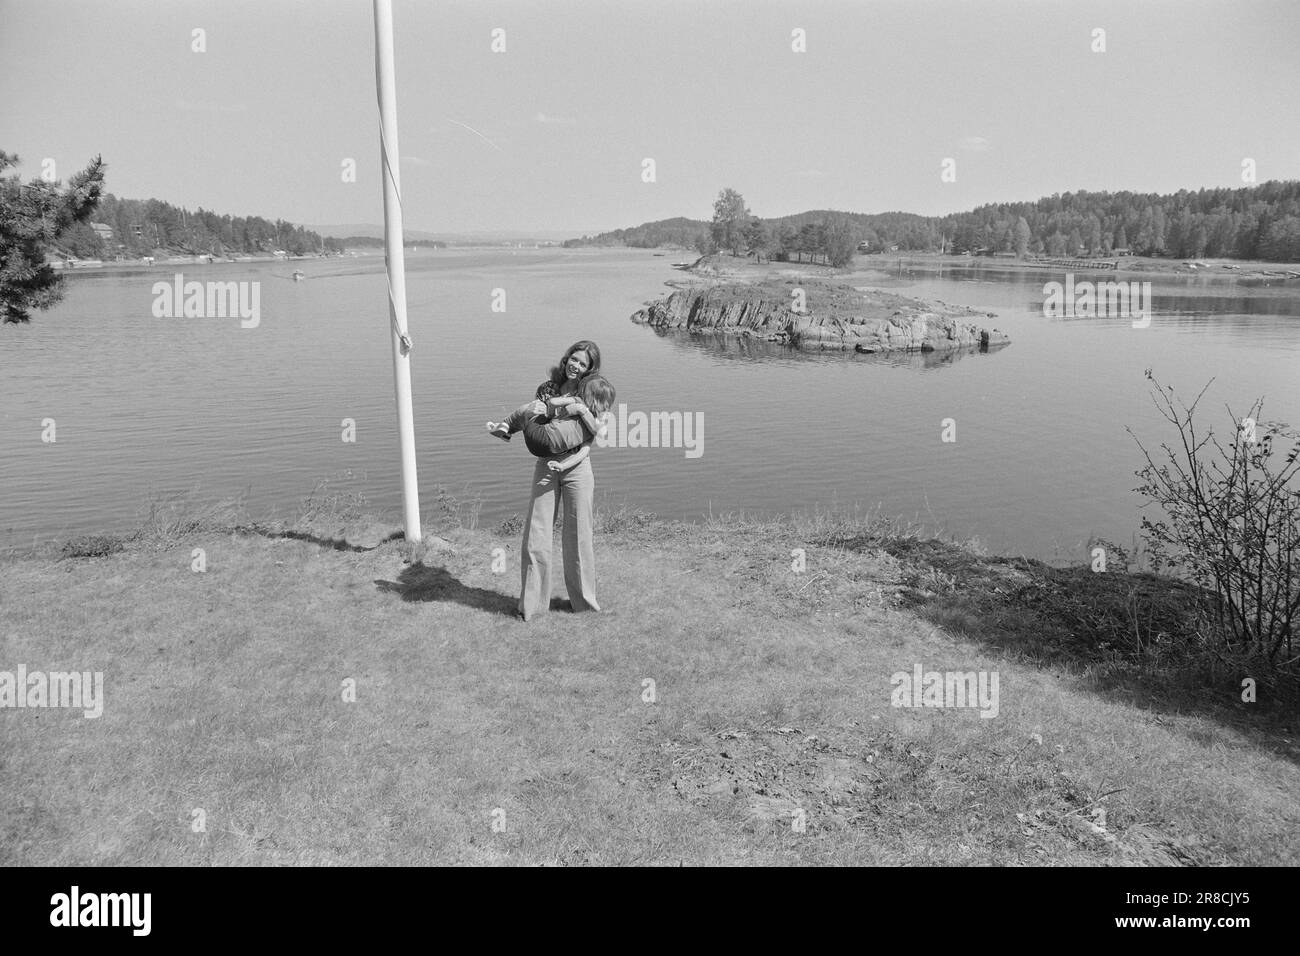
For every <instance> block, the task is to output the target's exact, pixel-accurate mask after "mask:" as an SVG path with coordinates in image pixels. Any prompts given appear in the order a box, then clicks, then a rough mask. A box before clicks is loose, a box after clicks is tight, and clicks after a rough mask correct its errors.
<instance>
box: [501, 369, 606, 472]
mask: <svg viewBox="0 0 1300 956" xmlns="http://www.w3.org/2000/svg"><path fill="white" fill-rule="evenodd" d="M614 398H615V392H614V386H613V385H611V384H610V383H609V381H608V380H607V379H606V378H604V377H603V376H601V375H588V376H587V377H586V378H584V379H583V380H582V381H581V382H580V383H579V385H578V392H577V394H576V395H553V396H551V397H550V398H548V399H547V400H546V406H547V413H546V414H544V415H538V414H535V413H534V412H533V408H532V406H533V403H532V402H529V403H528V404H526V405H521V406H520V407H519V408H517V409H515V410H514V411H513V412H512V413H511V414H510V417H509V418H507V419H506V420H505V421H502V422H488V423H487V428H488V432H489V433H490V434H492V435H495V436H496V437H497V438H500V439H502V440H504V441H509V440H510V435H511V433H512V432H516V431H522V432H523V433H524V443H525V444H526V445H527V446H528V450H529V451H530V452H532V453H533V454H534V455H535V456H537V457H538V458H548V459H550V460H549V461H547V463H546V465H547V467H548V468H550V469H551V471H568V470H569V469H570V468H572V467H574V466H575V465H577V464H579V463H581V462H583V461H585V460H586V459H587V456H588V455H590V454H591V443H592V442H593V441H594V440H595V439H596V438H597V437H598V436H600V435H603V434H604V433H605V426H604V424H603V423H602V422H601V421H600V419H601V418H602V417H603V416H604V414H605V412H606V411H608V410H609V408H610V407H611V406H612V405H613V404H614ZM574 419H576V420H577V421H579V422H581V423H582V425H583V426H584V427H585V428H586V433H581V432H578V433H576V434H575V436H574V437H577V436H578V435H582V436H583V440H581V441H575V442H574V443H573V444H572V445H570V446H569V447H567V448H565V449H564V450H563V451H562V452H561V453H560V454H562V455H563V457H558V458H557V457H555V455H556V454H557V452H556V450H555V447H554V444H555V438H554V436H553V435H552V434H549V433H548V431H547V426H549V425H552V424H554V422H555V421H565V420H574Z"/></svg>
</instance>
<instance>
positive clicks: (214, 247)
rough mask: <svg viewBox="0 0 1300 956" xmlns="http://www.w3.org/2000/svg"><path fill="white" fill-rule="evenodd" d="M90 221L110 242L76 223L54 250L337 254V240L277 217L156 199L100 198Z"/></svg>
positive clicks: (93, 255) (115, 254)
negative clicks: (105, 229)
mask: <svg viewBox="0 0 1300 956" xmlns="http://www.w3.org/2000/svg"><path fill="white" fill-rule="evenodd" d="M94 222H95V223H103V224H104V225H106V226H108V227H109V228H111V229H112V230H113V236H112V238H111V239H108V240H105V239H102V238H101V237H100V235H99V234H98V233H97V232H96V231H95V230H94V229H93V228H92V226H91V223H90V221H85V222H78V223H76V224H74V225H73V226H71V227H70V228H69V229H68V230H66V231H65V232H64V233H62V234H61V235H60V236H59V242H58V246H59V248H60V249H61V250H62V251H64V252H66V253H68V254H69V255H72V256H75V257H77V258H82V259H117V258H129V259H134V258H140V257H141V256H149V255H153V254H154V253H155V251H159V250H163V251H176V252H181V253H186V254H189V255H213V256H229V255H257V254H259V253H262V254H264V253H271V252H275V251H277V250H283V251H284V252H287V253H289V254H290V255H294V256H304V255H320V254H323V253H340V254H341V253H342V252H343V241H342V240H339V239H333V238H322V237H321V236H320V235H319V234H318V233H315V232H312V231H311V230H309V229H304V228H303V227H302V226H295V225H294V224H293V223H291V222H285V221H284V220H283V219H277V220H275V221H274V222H272V221H271V220H269V219H263V218H262V217H261V216H230V215H218V214H217V213H215V212H212V211H210V210H207V209H203V208H202V207H200V208H199V209H198V210H197V211H196V212H191V211H190V210H188V209H184V208H182V207H178V206H173V205H172V204H171V203H167V202H163V201H161V200H158V199H119V198H117V197H116V196H114V195H113V194H112V193H107V194H105V195H104V196H103V197H102V198H101V199H100V201H99V208H98V210H97V211H96V213H95V215H94Z"/></svg>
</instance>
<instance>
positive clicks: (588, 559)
mask: <svg viewBox="0 0 1300 956" xmlns="http://www.w3.org/2000/svg"><path fill="white" fill-rule="evenodd" d="M613 403H614V386H613V385H611V384H610V383H609V382H608V381H607V380H606V379H605V378H603V377H602V376H601V375H600V349H599V348H597V347H596V343H595V342H591V341H588V340H585V339H584V340H583V341H581V342H575V343H574V344H573V345H571V346H569V349H568V350H567V351H566V352H565V353H564V357H563V358H562V359H560V363H559V364H558V365H556V366H554V367H552V369H551V375H550V378H549V379H547V380H546V381H545V382H543V383H542V384H541V385H539V386H538V388H537V395H536V398H535V399H534V400H533V401H532V402H529V403H528V404H526V405H523V406H521V407H520V408H519V409H517V410H516V411H515V412H514V413H513V414H512V415H511V416H510V417H509V418H508V419H507V420H506V421H504V422H499V423H494V422H488V429H489V430H490V431H491V432H492V434H494V435H496V436H497V437H498V438H503V439H505V440H506V441H509V440H510V436H511V434H512V433H513V432H516V431H522V432H523V433H524V437H525V441H526V442H527V444H528V450H529V451H531V452H532V453H533V454H534V455H535V456H537V464H536V465H535V466H534V468H533V483H532V489H531V493H530V495H529V499H528V516H527V518H526V519H525V522H524V539H523V544H522V546H521V548H520V577H521V589H520V594H519V606H518V614H519V616H520V617H521V618H523V619H524V620H525V621H527V620H531V619H532V618H533V617H534V616H536V615H537V614H541V613H543V612H545V611H546V610H548V609H549V607H550V600H551V539H552V529H553V527H554V525H555V519H556V517H557V516H558V514H559V511H560V508H561V507H563V508H564V532H563V545H564V586H565V589H566V590H567V591H568V592H569V604H570V606H571V608H572V609H573V610H574V611H599V610H600V605H599V604H598V603H597V602H596V558H595V552H594V549H593V547H592V512H593V500H594V497H595V488H596V482H595V476H594V475H593V474H592V471H591V461H590V459H589V456H590V454H591V445H592V443H593V442H594V441H595V439H596V436H597V435H598V434H599V433H600V432H601V430H602V426H601V423H600V419H601V418H602V417H603V416H604V414H605V412H606V411H607V410H608V409H609V408H610V406H611V405H613Z"/></svg>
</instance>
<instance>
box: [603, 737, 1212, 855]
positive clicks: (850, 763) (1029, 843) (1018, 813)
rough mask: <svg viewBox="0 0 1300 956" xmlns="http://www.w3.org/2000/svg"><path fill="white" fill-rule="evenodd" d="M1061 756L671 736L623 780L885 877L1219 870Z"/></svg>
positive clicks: (857, 741)
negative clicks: (1056, 867) (840, 853)
mask: <svg viewBox="0 0 1300 956" xmlns="http://www.w3.org/2000/svg"><path fill="white" fill-rule="evenodd" d="M1060 756H1061V755H1060V752H1059V751H1056V750H1052V749H1048V748H1045V747H1044V746H1043V745H1042V743H1041V741H1035V740H1029V741H1026V742H1025V743H1024V744H1023V745H1014V744H1011V745H1008V743H1007V742H1006V741H1005V740H1000V741H993V742H990V743H989V744H988V745H980V746H974V747H972V746H969V744H959V743H958V742H957V738H955V737H954V738H952V739H951V740H950V739H947V738H946V735H944V734H939V735H935V736H932V737H931V738H930V739H925V740H923V739H917V738H913V737H909V736H907V735H905V734H902V733H900V732H898V731H896V730H892V729H888V728H885V727H883V726H882V727H879V728H873V727H860V728H855V729H853V730H851V731H848V732H846V731H835V730H819V731H818V732H816V733H813V732H810V731H809V730H807V729H806V728H799V727H791V726H772V727H760V726H746V727H731V728H727V729H725V730H720V731H716V732H713V733H711V734H708V735H702V736H691V735H689V734H676V735H672V736H670V737H668V738H667V739H664V740H662V742H660V743H658V744H657V746H655V747H654V748H653V752H652V753H644V752H643V755H642V758H641V759H640V760H639V761H637V762H634V763H632V764H630V765H629V766H627V767H625V769H624V771H623V773H624V774H625V775H626V776H627V778H628V779H629V781H630V782H632V783H636V784H640V785H642V786H646V787H650V788H652V789H656V790H659V791H662V792H666V793H671V794H673V795H675V796H676V797H677V798H678V799H680V800H682V801H685V802H686V803H688V804H691V805H692V806H694V807H696V808H698V809H700V810H701V811H703V812H707V813H710V814H713V815H716V816H720V817H723V818H727V817H732V818H738V819H739V821H740V823H741V826H742V827H743V829H745V830H746V831H748V832H752V833H769V834H770V833H776V834H780V833H785V834H789V835H792V836H793V835H801V836H805V837H807V838H809V839H812V840H820V839H822V838H830V839H828V841H827V843H826V845H825V849H826V852H827V853H829V854H833V853H834V852H835V850H834V846H835V844H836V843H837V842H842V841H843V839H844V838H845V836H846V835H856V836H858V837H862V838H865V839H866V840H867V841H868V842H869V843H870V844H871V845H872V846H874V847H876V848H877V849H878V851H879V853H880V854H881V856H880V858H879V860H878V862H883V863H963V862H971V863H992V864H997V865H1008V864H1010V865H1017V864H1022V865H1040V864H1042V863H1044V862H1047V861H1050V862H1053V863H1069V864H1071V865H1080V864H1087V863H1096V864H1099V865H1144V866H1146V865H1155V866H1191V865H1212V864H1214V863H1216V862H1223V859H1222V857H1219V856H1216V855H1215V854H1213V853H1212V852H1211V851H1209V850H1207V849H1205V848H1202V847H1201V846H1200V845H1199V841H1198V840H1197V839H1196V838H1195V837H1193V836H1186V835H1184V836H1181V837H1178V836H1174V835H1172V834H1168V833H1164V832H1162V831H1161V830H1160V829H1159V828H1158V827H1155V826H1152V825H1150V824H1147V823H1142V822H1139V821H1138V820H1137V819H1136V818H1135V816H1134V814H1133V813H1132V812H1131V811H1130V810H1128V809H1127V808H1126V807H1125V806H1124V805H1123V803H1122V801H1119V802H1115V803H1112V802H1111V798H1112V797H1113V796H1114V794H1113V793H1105V792H1102V793H1093V792H1090V791H1089V789H1088V788H1087V787H1086V786H1085V785H1083V784H1082V783H1080V782H1079V781H1077V780H1074V779H1072V778H1071V777H1070V775H1069V774H1068V773H1067V772H1066V771H1065V770H1064V769H1063V766H1062V762H1061V761H1060ZM1108 812H1109V817H1110V818H1109V819H1108V818H1107V815H1108ZM936 846H940V847H946V849H945V850H939V851H936V849H935V848H936ZM936 852H938V853H939V855H938V856H936Z"/></svg>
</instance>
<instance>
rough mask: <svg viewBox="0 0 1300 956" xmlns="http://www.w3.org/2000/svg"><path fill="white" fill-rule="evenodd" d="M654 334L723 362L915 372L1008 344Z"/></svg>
mask: <svg viewBox="0 0 1300 956" xmlns="http://www.w3.org/2000/svg"><path fill="white" fill-rule="evenodd" d="M646 329H647V331H649V332H652V333H654V335H655V336H656V337H658V338H660V339H663V340H666V341H667V343H668V344H669V345H671V346H672V347H674V348H679V349H684V350H685V349H703V350H705V351H707V352H709V354H711V355H714V356H716V357H718V358H719V359H721V360H722V361H746V362H791V363H808V362H814V363H831V362H835V363H843V362H846V361H851V362H855V363H857V364H861V365H887V366H889V367H891V368H906V369H912V370H914V371H917V372H928V371H931V370H933V369H940V368H948V367H950V366H952V365H954V364H956V363H957V362H959V361H961V360H962V359H963V358H966V357H967V356H971V355H993V354H995V353H997V352H1000V351H1002V350H1003V349H1006V348H1008V347H1009V344H1008V343H1003V344H1001V345H996V346H993V347H990V348H988V349H980V348H979V347H978V346H975V347H972V348H966V349H947V350H944V351H941V352H940V351H935V352H902V351H896V352H872V353H868V352H854V351H852V350H848V351H837V350H834V349H817V350H812V349H809V350H807V351H805V350H803V349H797V348H794V347H793V346H790V345H785V344H783V343H781V342H769V341H767V340H766V339H763V338H760V337H758V336H753V335H728V334H727V333H725V332H711V331H710V332H686V331H684V330H682V329H663V328H651V327H650V326H646Z"/></svg>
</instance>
